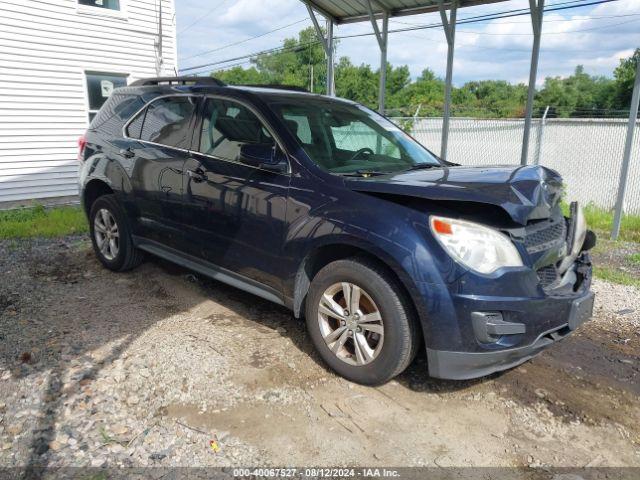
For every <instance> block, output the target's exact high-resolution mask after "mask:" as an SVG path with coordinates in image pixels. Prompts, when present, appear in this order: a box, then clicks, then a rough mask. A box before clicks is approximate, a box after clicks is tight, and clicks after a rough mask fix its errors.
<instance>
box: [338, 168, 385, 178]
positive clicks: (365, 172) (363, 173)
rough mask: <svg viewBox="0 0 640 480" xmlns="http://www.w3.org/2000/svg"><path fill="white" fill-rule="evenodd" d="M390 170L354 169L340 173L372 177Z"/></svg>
mask: <svg viewBox="0 0 640 480" xmlns="http://www.w3.org/2000/svg"><path fill="white" fill-rule="evenodd" d="M388 173H390V172H380V171H378V170H356V171H355V172H347V173H340V174H339V175H342V176H343V177H373V176H378V175H387V174H388Z"/></svg>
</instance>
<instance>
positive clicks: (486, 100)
mask: <svg viewBox="0 0 640 480" xmlns="http://www.w3.org/2000/svg"><path fill="white" fill-rule="evenodd" d="M638 61H640V49H637V50H636V51H635V53H634V54H633V55H632V56H631V57H629V58H626V59H621V60H620V64H619V65H618V67H617V68H616V69H615V72H614V78H613V79H612V78H607V77H603V76H592V75H589V74H588V73H587V72H585V70H584V67H583V66H581V65H578V66H577V67H576V68H575V70H574V72H573V74H572V75H570V76H568V77H564V78H563V77H547V78H546V79H545V81H544V86H543V88H542V89H541V90H540V91H538V92H537V94H536V96H535V107H536V109H537V112H541V111H543V110H544V108H545V107H546V106H547V105H548V106H550V107H551V115H556V116H563V117H575V116H590V117H591V116H601V115H611V114H612V112H611V109H618V110H628V109H629V104H630V101H631V93H632V90H633V82H634V78H635V71H636V65H637V63H638ZM215 76H217V77H218V78H220V79H221V80H223V81H225V82H227V83H229V84H245V85H246V84H271V83H273V84H278V83H279V84H287V85H295V86H300V87H305V88H307V89H310V90H311V86H312V85H313V91H314V92H315V93H326V91H327V88H326V87H327V85H326V56H325V52H324V49H323V47H322V44H321V42H320V41H318V38H317V35H316V32H315V30H314V29H313V28H312V27H309V28H306V29H304V30H302V31H300V32H299V33H298V36H297V38H287V39H286V40H284V43H283V48H282V50H280V51H277V52H274V53H269V54H263V55H260V56H259V57H258V58H257V59H255V60H253V65H252V66H251V67H249V68H242V67H234V68H231V69H229V70H224V71H221V72H216V73H215ZM379 78H380V71H379V70H373V69H372V67H371V66H370V65H367V64H364V63H363V64H360V65H354V64H353V63H352V62H351V60H350V59H349V58H347V57H341V58H340V59H339V61H338V63H337V65H336V69H335V82H336V93H337V94H338V96H341V97H345V98H349V99H351V100H355V101H357V102H360V103H362V104H364V105H367V106H368V107H370V108H377V106H378V90H379ZM444 89H445V85H444V81H443V80H442V79H441V78H439V77H437V76H436V75H435V73H434V72H433V71H432V70H430V69H425V70H423V71H422V73H421V74H420V76H419V77H418V78H416V79H415V80H414V81H412V79H411V75H410V72H409V67H407V66H406V65H402V66H398V67H394V66H393V65H391V64H388V65H387V90H386V107H387V109H388V110H390V111H393V112H394V115H395V114H399V115H404V116H413V115H414V113H415V111H416V109H417V108H418V107H420V114H421V115H423V116H439V115H442V111H443V107H444ZM526 97H527V86H526V85H524V84H512V83H509V82H506V81H504V80H482V81H476V82H467V83H465V84H464V85H462V86H461V87H458V88H454V89H453V91H452V111H453V113H454V114H457V115H469V116H490V117H498V118H500V117H522V116H524V107H525V103H526Z"/></svg>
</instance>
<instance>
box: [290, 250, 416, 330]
mask: <svg viewBox="0 0 640 480" xmlns="http://www.w3.org/2000/svg"><path fill="white" fill-rule="evenodd" d="M353 257H360V258H365V259H366V260H367V261H369V262H372V263H375V264H376V265H377V266H378V267H380V268H382V269H384V270H385V271H386V272H387V273H389V275H390V276H391V278H393V279H394V280H395V281H396V283H397V284H398V287H399V288H400V289H401V294H402V295H404V296H405V297H406V299H407V302H408V304H409V307H410V308H411V309H412V312H411V313H412V314H413V315H414V317H415V319H416V322H417V323H418V325H419V328H420V331H421V333H423V326H422V323H423V322H422V318H424V317H423V315H424V312H425V307H424V305H423V303H422V300H421V299H420V298H419V294H418V291H417V289H416V287H415V285H414V284H413V281H412V280H411V279H410V278H409V276H408V275H407V274H406V273H405V272H404V270H403V269H402V267H401V266H400V265H399V264H397V263H396V262H395V261H394V260H393V258H391V257H390V256H389V255H387V254H386V253H385V252H382V251H379V250H378V249H377V248H375V246H372V245H363V244H361V243H354V242H349V241H344V240H342V241H334V242H330V243H325V244H322V245H318V246H316V247H315V248H313V249H312V250H311V251H310V252H309V253H308V254H307V255H306V256H305V257H304V259H303V261H302V262H301V263H300V266H299V267H298V271H297V273H296V278H295V284H294V292H293V306H292V307H293V313H294V316H295V317H296V318H300V317H302V315H303V313H304V310H305V302H306V297H307V292H308V291H309V286H310V285H311V281H312V280H313V278H314V277H315V275H316V274H317V273H318V272H319V271H320V270H321V269H322V268H323V267H324V266H325V265H328V264H329V263H331V262H335V261H337V260H343V259H345V258H353Z"/></svg>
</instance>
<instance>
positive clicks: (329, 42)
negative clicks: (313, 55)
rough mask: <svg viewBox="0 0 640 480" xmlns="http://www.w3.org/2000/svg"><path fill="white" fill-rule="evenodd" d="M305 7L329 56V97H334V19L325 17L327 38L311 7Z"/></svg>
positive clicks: (307, 5)
mask: <svg viewBox="0 0 640 480" xmlns="http://www.w3.org/2000/svg"><path fill="white" fill-rule="evenodd" d="M305 6H306V7H307V11H308V12H309V17H310V18H311V22H312V23H313V28H315V30H316V35H317V36H318V38H319V39H320V42H322V48H324V53H325V55H326V56H327V95H329V96H332V97H334V96H335V94H336V91H335V73H334V72H335V69H334V62H333V57H334V56H333V50H334V48H333V24H334V23H335V22H334V19H333V18H331V17H329V16H328V15H325V18H326V19H327V36H326V37H325V35H324V33H323V31H322V28H321V27H320V24H319V23H318V19H317V18H316V14H315V13H314V12H313V9H312V8H311V5H309V4H308V3H306V2H305Z"/></svg>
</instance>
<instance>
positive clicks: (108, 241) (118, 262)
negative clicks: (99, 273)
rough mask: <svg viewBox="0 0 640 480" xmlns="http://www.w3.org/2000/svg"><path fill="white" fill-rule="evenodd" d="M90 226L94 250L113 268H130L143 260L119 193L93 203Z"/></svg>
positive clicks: (104, 262)
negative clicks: (117, 195) (134, 242)
mask: <svg viewBox="0 0 640 480" xmlns="http://www.w3.org/2000/svg"><path fill="white" fill-rule="evenodd" d="M89 229H90V231H91V232H90V233H91V243H92V244H93V251H94V252H95V253H96V256H97V257H98V260H100V262H101V263H102V264H103V265H104V266H105V267H107V268H108V269H109V270H114V271H116V272H121V271H125V270H130V269H132V268H134V267H136V266H138V265H139V264H140V263H141V262H142V259H143V254H142V252H141V251H140V250H138V249H137V248H135V246H134V244H133V238H132V237H131V230H130V228H129V223H128V221H127V217H126V215H125V213H124V211H123V210H122V208H121V207H120V203H119V202H118V200H117V199H116V196H115V195H103V196H102V197H98V199H96V201H95V202H93V205H91V211H90V212H89Z"/></svg>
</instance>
